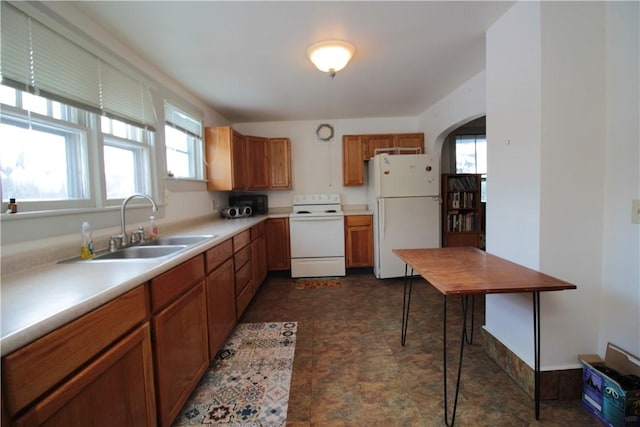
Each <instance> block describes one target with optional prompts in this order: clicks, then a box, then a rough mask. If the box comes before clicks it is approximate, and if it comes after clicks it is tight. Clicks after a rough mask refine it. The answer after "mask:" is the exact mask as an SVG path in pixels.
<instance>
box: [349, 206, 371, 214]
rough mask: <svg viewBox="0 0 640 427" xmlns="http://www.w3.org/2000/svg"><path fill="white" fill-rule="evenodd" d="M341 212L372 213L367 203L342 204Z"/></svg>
mask: <svg viewBox="0 0 640 427" xmlns="http://www.w3.org/2000/svg"><path fill="white" fill-rule="evenodd" d="M342 212H344V214H345V215H373V212H371V211H370V210H369V209H368V208H367V205H343V206H342Z"/></svg>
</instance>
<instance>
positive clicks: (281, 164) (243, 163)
mask: <svg viewBox="0 0 640 427" xmlns="http://www.w3.org/2000/svg"><path fill="white" fill-rule="evenodd" d="M205 141H206V159H207V189H208V190H227V191H229V190H278V189H290V188H291V187H292V184H291V144H290V141H289V139H288V138H264V137H258V136H244V135H242V134H240V133H239V132H236V131H235V130H233V129H232V128H231V127H230V126H217V127H207V128H206V129H205Z"/></svg>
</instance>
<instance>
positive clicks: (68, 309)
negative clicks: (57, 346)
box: [0, 212, 288, 356]
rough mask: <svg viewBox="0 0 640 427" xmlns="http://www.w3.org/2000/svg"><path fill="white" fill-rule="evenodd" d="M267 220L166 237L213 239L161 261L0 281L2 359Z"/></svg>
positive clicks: (47, 269) (44, 269) (76, 266)
mask: <svg viewBox="0 0 640 427" xmlns="http://www.w3.org/2000/svg"><path fill="white" fill-rule="evenodd" d="M287 215H288V213H287V214H285V213H278V212H274V214H273V215H271V213H270V214H269V216H267V215H259V216H253V217H249V218H241V219H233V220H224V219H218V218H216V219H212V220H211V221H207V222H203V223H199V224H197V225H190V226H187V227H184V228H182V229H180V230H179V232H172V233H171V234H206V235H215V236H216V237H214V238H212V239H209V240H207V241H205V242H203V243H200V244H198V245H194V246H192V247H190V248H189V249H188V250H186V251H184V252H181V253H179V254H177V255H176V256H175V257H172V258H169V259H164V260H142V261H137V260H136V261H113V262H82V263H48V264H43V265H40V266H38V267H35V268H32V269H28V270H25V271H21V272H17V273H14V274H9V275H6V276H3V277H2V284H1V288H0V292H1V296H2V300H1V302H0V316H1V323H0V334H1V337H0V351H1V354H2V356H4V355H6V354H8V353H10V352H12V351H14V350H17V349H18V348H20V347H22V346H24V345H25V344H28V343H30V342H31V341H34V340H36V339H37V338H39V337H41V336H43V335H45V334H47V333H48V332H51V331H53V330H55V329H57V328H59V327H60V326H62V325H64V324H66V323H68V322H70V321H72V320H74V319H76V318H78V317H80V316H81V315H83V314H85V313H88V312H89V311H91V310H93V309H95V308H97V307H99V306H101V305H102V304H104V303H106V302H109V301H111V300H112V299H114V298H116V297H118V296H119V295H122V294H124V293H125V292H127V291H129V290H131V289H133V288H135V287H136V286H139V285H140V284H142V283H145V282H146V281H148V280H150V279H152V278H154V277H156V276H158V275H159V274H162V273H164V272H165V271H168V270H169V269H171V268H173V267H175V266H177V265H179V264H181V263H182V262H184V261H186V260H188V259H190V258H192V257H193V256H195V255H198V254H200V253H202V252H204V251H206V250H207V249H209V248H212V247H213V246H216V245H217V244H219V243H222V242H223V241H225V240H226V239H228V238H230V237H232V236H233V235H235V234H238V233H240V232H242V231H244V230H246V229H248V228H250V227H251V226H253V225H254V224H257V223H259V222H260V221H263V220H265V219H266V218H267V217H276V218H277V217H280V216H282V217H286V216H287Z"/></svg>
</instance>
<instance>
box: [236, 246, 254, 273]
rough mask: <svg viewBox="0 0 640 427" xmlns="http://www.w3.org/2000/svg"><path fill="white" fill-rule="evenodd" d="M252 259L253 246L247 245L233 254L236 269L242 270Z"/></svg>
mask: <svg viewBox="0 0 640 427" xmlns="http://www.w3.org/2000/svg"><path fill="white" fill-rule="evenodd" d="M250 259H251V246H245V247H244V248H242V249H240V251H239V252H236V254H235V255H234V256H233V260H234V262H235V266H236V271H238V270H240V269H241V268H242V267H243V266H244V265H245V264H246V263H247V262H248V261H249V260H250Z"/></svg>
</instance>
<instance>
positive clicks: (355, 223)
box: [344, 215, 373, 268]
mask: <svg viewBox="0 0 640 427" xmlns="http://www.w3.org/2000/svg"><path fill="white" fill-rule="evenodd" d="M372 221H373V217H372V216H371V215H347V216H345V221H344V227H345V239H344V241H345V246H346V247H345V258H346V259H345V264H346V267H347V268H355V267H373V222H372Z"/></svg>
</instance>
